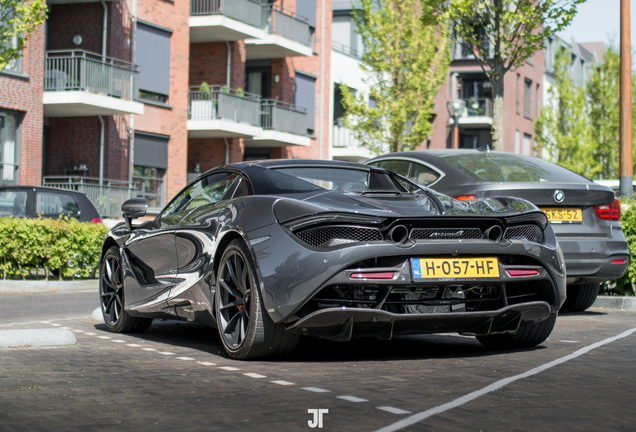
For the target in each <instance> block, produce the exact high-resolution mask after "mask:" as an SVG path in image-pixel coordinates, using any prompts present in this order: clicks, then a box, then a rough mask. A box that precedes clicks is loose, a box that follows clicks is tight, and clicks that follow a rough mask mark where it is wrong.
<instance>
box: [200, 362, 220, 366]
mask: <svg viewBox="0 0 636 432" xmlns="http://www.w3.org/2000/svg"><path fill="white" fill-rule="evenodd" d="M197 363H199V364H200V365H203V366H216V363H212V362H197Z"/></svg>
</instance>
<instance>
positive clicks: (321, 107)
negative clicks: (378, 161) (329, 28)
mask: <svg viewBox="0 0 636 432" xmlns="http://www.w3.org/2000/svg"><path fill="white" fill-rule="evenodd" d="M325 7H326V6H325V0H322V1H321V2H320V103H319V104H318V107H319V108H318V109H319V110H320V114H319V115H318V125H319V126H318V127H319V128H320V134H319V137H320V143H318V148H319V152H318V158H319V159H323V157H324V142H325V131H324V128H325V127H324V120H323V117H324V115H323V113H324V103H325V55H326V53H325Z"/></svg>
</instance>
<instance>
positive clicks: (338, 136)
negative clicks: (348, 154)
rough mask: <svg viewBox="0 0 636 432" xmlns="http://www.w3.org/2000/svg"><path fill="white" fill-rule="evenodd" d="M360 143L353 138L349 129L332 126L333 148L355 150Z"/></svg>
mask: <svg viewBox="0 0 636 432" xmlns="http://www.w3.org/2000/svg"><path fill="white" fill-rule="evenodd" d="M360 145H361V144H360V141H359V140H358V139H357V138H356V137H355V136H354V134H353V132H352V131H351V129H348V128H346V127H344V126H339V125H337V124H335V125H333V146H334V147H344V148H357V147H359V146H360Z"/></svg>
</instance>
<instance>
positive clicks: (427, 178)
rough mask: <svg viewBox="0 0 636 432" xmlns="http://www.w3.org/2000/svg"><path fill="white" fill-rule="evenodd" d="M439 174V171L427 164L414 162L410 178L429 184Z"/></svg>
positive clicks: (422, 183)
mask: <svg viewBox="0 0 636 432" xmlns="http://www.w3.org/2000/svg"><path fill="white" fill-rule="evenodd" d="M439 176H440V173H438V172H437V171H435V170H433V169H431V168H429V167H427V166H426V165H422V164H419V163H415V162H414V163H412V164H411V171H410V172H409V175H408V178H409V180H411V181H414V182H415V183H419V184H421V185H424V186H427V185H429V184H431V183H433V182H434V181H435V180H437V179H438V178H439Z"/></svg>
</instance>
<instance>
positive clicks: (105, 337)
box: [97, 336, 110, 339]
mask: <svg viewBox="0 0 636 432" xmlns="http://www.w3.org/2000/svg"><path fill="white" fill-rule="evenodd" d="M97 339H110V336H97Z"/></svg>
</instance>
